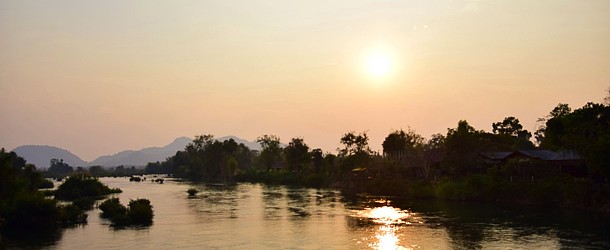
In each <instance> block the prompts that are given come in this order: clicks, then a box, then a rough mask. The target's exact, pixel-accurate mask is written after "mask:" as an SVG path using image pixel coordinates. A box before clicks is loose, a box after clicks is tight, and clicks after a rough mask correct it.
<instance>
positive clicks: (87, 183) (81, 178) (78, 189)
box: [55, 175, 121, 200]
mask: <svg viewBox="0 0 610 250" xmlns="http://www.w3.org/2000/svg"><path fill="white" fill-rule="evenodd" d="M120 192H121V190H120V189H110V188H108V186H106V185H104V184H103V183H101V182H100V181H99V180H98V179H97V178H95V177H91V176H85V175H73V176H70V178H68V179H67V180H66V181H65V182H64V183H62V184H61V185H59V187H58V188H57V190H55V198H57V199H61V200H75V199H79V198H83V197H99V196H103V195H108V194H112V193H120Z"/></svg>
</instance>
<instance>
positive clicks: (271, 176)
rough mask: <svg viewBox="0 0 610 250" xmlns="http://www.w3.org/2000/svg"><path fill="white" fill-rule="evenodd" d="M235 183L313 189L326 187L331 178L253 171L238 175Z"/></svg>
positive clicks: (320, 175) (284, 172) (316, 175)
mask: <svg viewBox="0 0 610 250" xmlns="http://www.w3.org/2000/svg"><path fill="white" fill-rule="evenodd" d="M235 180H236V181H242V182H258V183H264V184H270V185H290V186H305V187H313V188H321V187H328V186H329V185H330V184H331V181H332V179H331V177H330V176H328V175H323V174H313V173H310V174H301V173H294V172H289V171H269V172H267V171H256V170H254V169H251V170H248V171H245V172H242V173H239V174H237V175H236V176H235Z"/></svg>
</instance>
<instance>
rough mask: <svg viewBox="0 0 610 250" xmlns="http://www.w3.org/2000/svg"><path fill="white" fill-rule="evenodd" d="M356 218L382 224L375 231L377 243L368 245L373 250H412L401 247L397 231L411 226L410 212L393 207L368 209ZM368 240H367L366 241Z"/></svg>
mask: <svg viewBox="0 0 610 250" xmlns="http://www.w3.org/2000/svg"><path fill="white" fill-rule="evenodd" d="M355 216H356V217H358V218H362V219H368V220H371V221H372V222H374V223H376V224H381V225H379V226H378V228H377V229H376V230H375V241H374V242H370V243H368V244H367V245H368V246H369V247H371V248H373V249H384V250H385V249H412V248H409V247H404V246H401V245H404V244H401V242H400V239H399V238H398V235H397V231H398V230H399V229H400V228H401V227H402V225H410V224H411V223H410V222H409V219H410V218H411V217H412V215H411V213H409V212H408V211H403V210H401V209H398V208H394V207H391V206H383V207H375V208H366V209H364V210H360V211H356V214H355ZM364 240H366V239H364Z"/></svg>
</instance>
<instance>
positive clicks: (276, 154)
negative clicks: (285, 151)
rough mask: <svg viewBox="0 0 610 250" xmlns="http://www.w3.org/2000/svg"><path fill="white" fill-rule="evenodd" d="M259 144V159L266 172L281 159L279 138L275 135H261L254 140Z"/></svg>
mask: <svg viewBox="0 0 610 250" xmlns="http://www.w3.org/2000/svg"><path fill="white" fill-rule="evenodd" d="M256 141H257V142H258V143H260V145H261V147H262V150H261V153H260V159H261V162H262V163H263V166H265V168H266V169H267V171H269V170H271V167H272V166H273V164H275V163H276V162H278V161H279V160H280V159H281V157H282V148H281V146H280V138H279V137H278V136H275V135H263V136H261V137H258V138H257V139H256Z"/></svg>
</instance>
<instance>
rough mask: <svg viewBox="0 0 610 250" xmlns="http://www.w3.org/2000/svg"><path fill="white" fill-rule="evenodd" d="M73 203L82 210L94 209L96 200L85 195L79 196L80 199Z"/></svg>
mask: <svg viewBox="0 0 610 250" xmlns="http://www.w3.org/2000/svg"><path fill="white" fill-rule="evenodd" d="M72 204H73V205H75V206H77V207H78V208H80V209H82V210H90V209H93V205H94V204H95V200H94V199H93V198H91V197H83V198H78V199H76V200H74V201H72Z"/></svg>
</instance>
